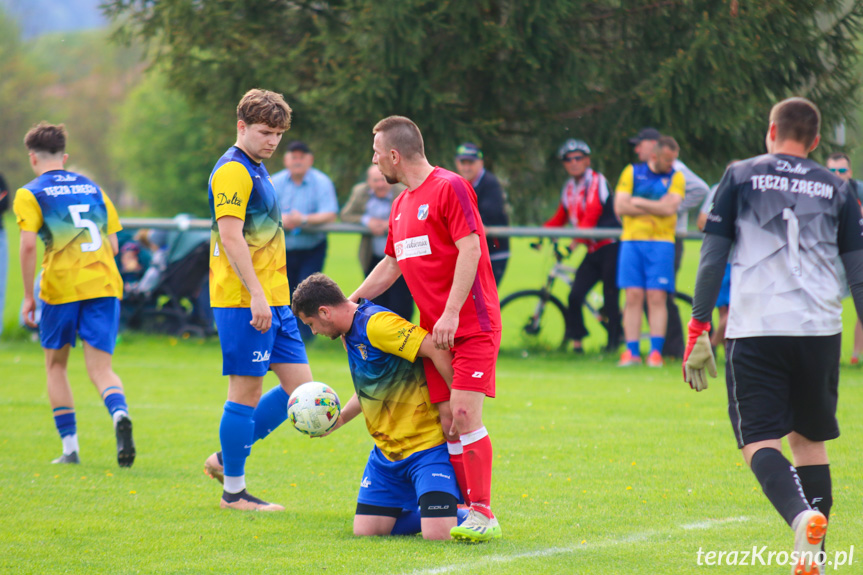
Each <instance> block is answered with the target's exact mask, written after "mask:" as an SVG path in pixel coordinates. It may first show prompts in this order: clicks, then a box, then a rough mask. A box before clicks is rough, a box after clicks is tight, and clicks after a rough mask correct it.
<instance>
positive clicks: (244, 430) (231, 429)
mask: <svg viewBox="0 0 863 575" xmlns="http://www.w3.org/2000/svg"><path fill="white" fill-rule="evenodd" d="M254 412H255V409H254V408H253V407H250V406H248V405H241V404H239V403H234V402H233V401H226V402H225V410H224V411H223V412H222V423H221V425H220V426H219V440H220V441H221V443H222V460H223V461H224V463H225V475H228V476H230V477H240V476H242V475H245V468H246V458H247V457H248V456H249V454H250V453H251V452H252V438H253V436H254V433H255V422H254V421H252V414H253V413H254Z"/></svg>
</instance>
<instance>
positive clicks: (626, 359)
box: [617, 349, 641, 367]
mask: <svg viewBox="0 0 863 575" xmlns="http://www.w3.org/2000/svg"><path fill="white" fill-rule="evenodd" d="M630 365H641V356H640V355H632V352H631V351H629V350H628V349H627V350H626V351H624V352H623V354H621V356H620V361H618V362H617V367H629V366H630Z"/></svg>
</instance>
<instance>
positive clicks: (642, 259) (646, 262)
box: [614, 136, 686, 367]
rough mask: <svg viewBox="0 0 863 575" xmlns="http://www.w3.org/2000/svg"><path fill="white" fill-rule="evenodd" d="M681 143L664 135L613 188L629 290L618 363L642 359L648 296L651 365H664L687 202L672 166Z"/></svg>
mask: <svg viewBox="0 0 863 575" xmlns="http://www.w3.org/2000/svg"><path fill="white" fill-rule="evenodd" d="M679 149H680V148H679V146H678V145H677V142H676V141H674V138H671V137H669V136H662V137H660V138H659V140H658V141H657V143H656V146H655V147H654V149H653V152H652V153H651V155H650V159H649V160H648V161H647V162H645V163H643V164H630V165H629V166H627V167H626V168H625V169H624V170H623V173H622V174H621V175H620V180H619V181H618V183H617V188H616V189H615V191H614V211H615V213H616V214H617V216H618V217H619V218H620V219H621V221H622V223H623V232H622V233H621V236H620V241H621V243H620V254H619V255H618V260H617V285H618V287H620V288H621V289H624V290H626V304H625V306H624V309H623V333H624V336H625V337H626V350H625V351H624V352H623V355H622V356H621V358H620V363H619V364H618V365H620V366H627V365H634V364H638V363H641V353H640V351H639V348H638V343H639V340H640V337H641V314H642V309H643V308H644V301H645V298H646V299H647V322H648V324H649V326H650V355H649V356H648V357H647V365H648V366H650V367H661V366H662V363H663V362H662V348H663V346H664V344H665V329H666V326H667V323H668V310H667V309H666V298H667V297H668V294H669V293H674V232H675V227H676V225H677V209H678V208H679V207H680V203H681V202H682V201H683V195H684V193H685V190H686V180H685V179H684V177H683V174H682V173H681V172H678V171H675V170H674V168H673V167H672V164H673V163H674V160H675V159H676V158H677V152H678V151H679Z"/></svg>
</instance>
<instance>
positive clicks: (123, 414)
mask: <svg viewBox="0 0 863 575" xmlns="http://www.w3.org/2000/svg"><path fill="white" fill-rule="evenodd" d="M111 417H112V418H113V419H114V427H117V422H118V421H120V418H121V417H129V414H128V413H127V412H125V411H123V410H122V409H118V410H117V411H115V412H114V415H112V416H111Z"/></svg>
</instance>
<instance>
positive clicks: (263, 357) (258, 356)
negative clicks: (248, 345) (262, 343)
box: [252, 350, 270, 363]
mask: <svg viewBox="0 0 863 575" xmlns="http://www.w3.org/2000/svg"><path fill="white" fill-rule="evenodd" d="M265 361H270V352H269V351H266V350H264V351H263V352H260V351H253V352H252V363H263V362H265Z"/></svg>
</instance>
